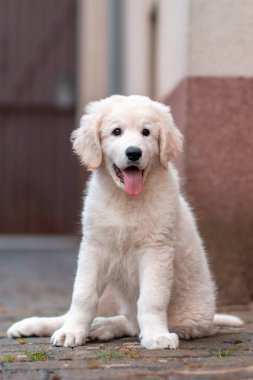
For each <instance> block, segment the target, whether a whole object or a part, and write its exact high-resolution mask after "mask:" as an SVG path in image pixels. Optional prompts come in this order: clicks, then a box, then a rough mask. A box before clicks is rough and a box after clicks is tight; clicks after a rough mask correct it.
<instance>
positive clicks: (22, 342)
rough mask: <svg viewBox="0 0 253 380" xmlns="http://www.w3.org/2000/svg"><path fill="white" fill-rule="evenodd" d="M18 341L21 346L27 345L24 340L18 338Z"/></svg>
mask: <svg viewBox="0 0 253 380" xmlns="http://www.w3.org/2000/svg"><path fill="white" fill-rule="evenodd" d="M16 341H17V342H18V343H19V344H26V343H27V342H26V341H25V340H24V339H23V338H17V339H16Z"/></svg>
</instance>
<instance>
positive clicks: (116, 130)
mask: <svg viewBox="0 0 253 380" xmlns="http://www.w3.org/2000/svg"><path fill="white" fill-rule="evenodd" d="M121 133H122V131H121V129H120V128H115V129H114V130H113V131H112V135H114V136H120V135H121Z"/></svg>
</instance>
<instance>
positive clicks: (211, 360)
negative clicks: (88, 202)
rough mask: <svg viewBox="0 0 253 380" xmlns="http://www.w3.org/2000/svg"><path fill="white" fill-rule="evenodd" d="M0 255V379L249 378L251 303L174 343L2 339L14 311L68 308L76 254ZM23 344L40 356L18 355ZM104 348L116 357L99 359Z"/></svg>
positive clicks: (252, 369)
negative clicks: (162, 346)
mask: <svg viewBox="0 0 253 380" xmlns="http://www.w3.org/2000/svg"><path fill="white" fill-rule="evenodd" d="M9 255H12V257H11V258H10V257H9ZM0 260H1V268H0V275H1V273H8V272H7V271H9V273H11V276H3V277H2V276H0V296H1V304H0V363H1V364H0V380H79V379H80V380H81V379H82V380H84V379H91V380H93V379H94V380H98V379H100V380H103V379H104V380H108V379H109V380H110V379H112V380H114V379H115V380H116V379H131V380H132V379H133V380H134V379H138V380H139V379H144V378H145V379H147V380H153V379H168V380H181V379H188V380H191V379H198V380H201V379H205V380H206V379H211V380H213V379H219V380H221V379H253V305H248V306H245V305H244V306H242V305H234V306H233V307H229V308H227V310H229V312H233V311H235V312H236V314H237V315H238V316H240V317H242V318H243V319H244V320H245V322H246V323H245V325H244V326H242V327H241V328H228V327H226V328H223V329H221V330H220V331H219V332H218V333H217V334H216V335H214V336H212V337H208V338H203V339H197V340H190V341H181V342H180V348H179V349H178V350H145V349H144V348H142V347H141V346H140V345H139V341H138V340H137V339H136V338H123V339H118V340H114V341H112V342H108V343H102V344H101V343H100V342H88V343H87V344H86V345H85V346H82V347H77V348H75V349H70V348H63V347H53V346H52V345H51V344H50V340H49V338H24V341H21V343H24V344H20V342H18V341H17V340H14V339H8V338H7V337H6V335H5V334H6V329H7V327H8V326H9V325H10V324H11V323H13V322H14V321H16V320H18V319H20V318H21V317H25V316H29V315H33V314H37V315H55V314H60V313H61V312H63V311H64V310H66V309H67V308H68V302H69V299H70V296H71V291H72V281H73V273H74V270H75V269H74V268H75V254H74V253H73V252H62V253H59V252H56V253H54V252H50V254H49V253H48V252H41V253H36V254H35V256H34V257H32V256H31V252H28V253H25V252H22V253H20V252H17V253H15V252H11V253H10V252H8V254H7V253H5V254H1V253H0ZM59 260H60V262H61V264H60V266H59V265H58V261H59ZM24 279H25V285H24ZM222 310H223V311H224V308H223V309H222ZM225 310H226V309H225ZM26 350H29V351H31V352H38V351H40V352H41V351H43V352H45V355H46V360H41V361H34V362H31V361H29V360H27V361H24V360H25V356H26V353H25V352H26ZM112 350H114V351H112ZM104 351H105V352H107V353H110V352H117V353H120V354H121V356H122V357H120V358H115V357H114V358H111V359H104V360H101V359H98V355H99V354H101V352H104ZM120 354H119V355H120ZM112 356H113V355H112ZM6 358H7V359H6ZM11 358H12V359H13V362H10V361H11ZM6 360H9V362H6Z"/></svg>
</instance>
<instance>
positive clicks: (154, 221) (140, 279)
mask: <svg viewBox="0 0 253 380" xmlns="http://www.w3.org/2000/svg"><path fill="white" fill-rule="evenodd" d="M117 127H120V128H122V130H123V133H122V135H121V136H113V135H112V130H113V129H114V128H117ZM143 128H148V129H150V131H151V134H150V136H148V137H145V136H143V135H142V133H141V131H142V129H143ZM73 142H74V149H75V151H76V153H77V154H78V155H79V156H80V158H81V161H82V162H83V163H84V164H85V165H86V166H87V167H88V168H89V169H92V170H94V171H93V173H92V175H91V178H90V181H89V183H88V190H87V197H86V200H85V205H84V209H83V214H82V222H83V239H82V242H81V246H80V252H79V260H78V269H77V274H76V279H75V284H74V291H73V298H72V304H71V307H70V309H69V311H68V312H67V314H66V315H64V316H62V317H56V318H36V317H33V318H28V319H25V320H23V321H20V322H17V323H15V324H14V325H13V326H11V327H10V329H9V330H8V336H9V337H17V336H21V335H51V334H52V333H53V336H52V339H51V340H52V343H53V344H54V345H56V346H70V347H75V346H78V345H81V344H84V343H85V341H86V339H87V338H88V337H90V339H100V340H108V339H113V338H115V337H121V336H124V335H129V336H134V335H137V334H139V336H140V341H141V344H142V345H143V346H144V347H146V348H150V349H153V348H167V347H168V348H177V347H178V344H179V338H178V337H181V338H186V339H189V338H197V337H202V336H207V335H210V334H211V333H212V326H213V324H214V322H213V321H214V313H215V286H214V283H213V281H212V278H211V275H210V271H209V267H208V263H207V259H206V254H205V250H204V248H203V244H202V241H201V238H200V236H199V233H198V230H197V227H196V223H195V220H194V217H193V214H192V211H191V209H190V207H189V205H188V203H187V202H186V200H185V199H184V198H183V196H182V195H181V194H180V189H179V181H178V177H177V173H176V170H175V168H174V167H173V165H172V164H171V163H169V164H168V161H169V160H171V159H172V158H173V157H174V156H175V155H176V154H177V153H178V152H179V151H181V150H182V135H181V133H180V132H179V130H178V129H177V128H176V127H175V125H174V123H173V120H172V116H171V114H170V110H169V108H168V107H166V106H164V105H162V104H160V103H157V102H154V101H151V100H150V99H149V98H146V97H142V96H130V97H123V96H112V97H110V98H107V99H104V100H102V101H100V102H94V103H91V104H90V105H89V106H88V108H87V112H86V114H85V115H84V116H83V118H82V120H81V126H80V128H79V129H77V130H76V131H74V133H73ZM130 145H134V146H138V147H140V148H141V149H142V153H143V154H142V157H141V159H140V161H139V167H140V169H141V170H145V171H144V190H143V192H142V193H141V194H140V195H139V196H137V197H132V196H130V195H128V194H127V193H126V192H125V191H124V185H123V184H122V183H121V182H120V181H119V179H118V177H117V176H116V175H115V172H114V170H113V163H115V164H116V165H117V166H118V167H119V168H124V167H125V166H126V154H125V150H126V148H127V147H128V146H130ZM109 283H110V284H111V286H112V287H114V289H115V291H116V294H117V297H119V299H120V301H121V304H122V307H121V310H120V311H119V315H118V316H114V317H110V318H103V317H100V318H95V316H96V311H97V305H98V300H99V297H100V295H101V294H102V292H103V290H104V288H105V286H106V285H107V284H109ZM225 317H226V316H225ZM94 318H95V319H94ZM224 321H225V323H227V324H229V325H230V324H234V325H238V323H239V322H240V321H239V322H238V319H237V320H232V319H231V317H230V319H229V318H228V317H227V319H226V318H224V316H223V317H215V322H218V323H221V324H223V323H224ZM55 330H56V331H55Z"/></svg>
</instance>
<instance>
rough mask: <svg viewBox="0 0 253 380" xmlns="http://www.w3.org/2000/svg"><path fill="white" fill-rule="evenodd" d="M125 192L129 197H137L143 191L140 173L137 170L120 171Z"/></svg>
mask: <svg viewBox="0 0 253 380" xmlns="http://www.w3.org/2000/svg"><path fill="white" fill-rule="evenodd" d="M122 172H123V176H124V184H125V191H126V192H127V193H128V194H129V195H139V194H140V193H141V192H142V190H143V182H142V172H141V171H140V170H138V169H133V170H132V169H128V170H122Z"/></svg>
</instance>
